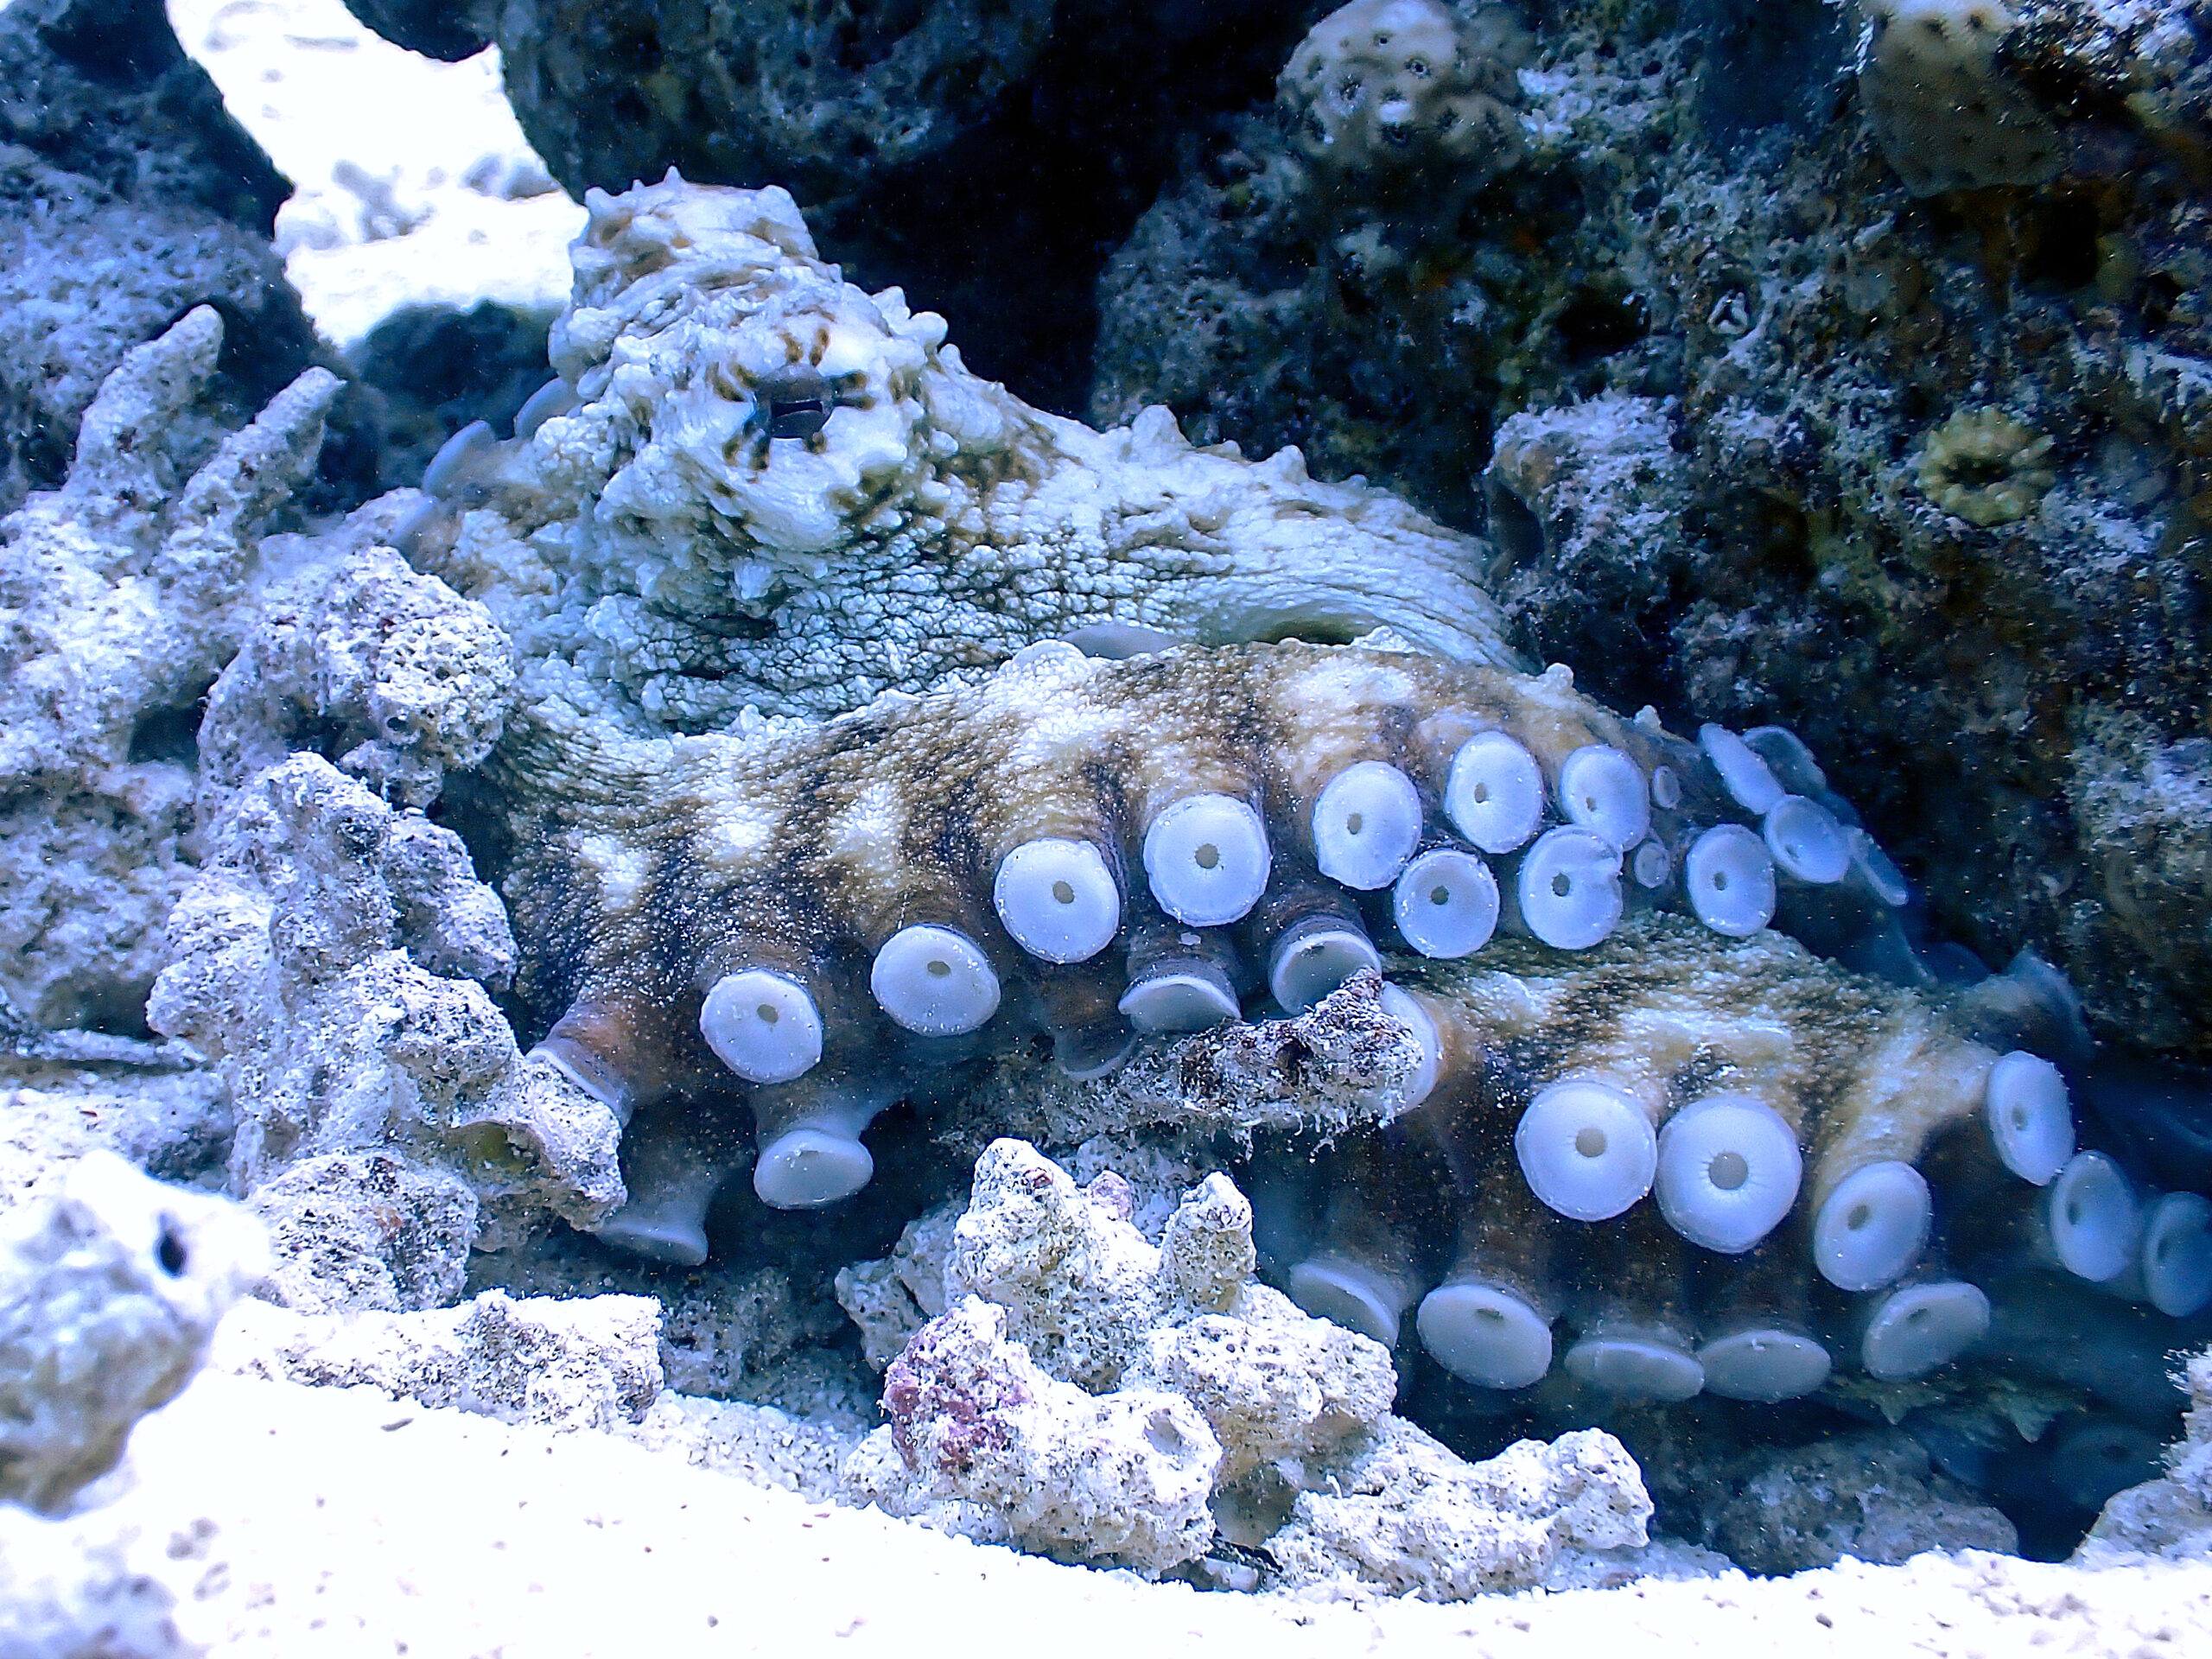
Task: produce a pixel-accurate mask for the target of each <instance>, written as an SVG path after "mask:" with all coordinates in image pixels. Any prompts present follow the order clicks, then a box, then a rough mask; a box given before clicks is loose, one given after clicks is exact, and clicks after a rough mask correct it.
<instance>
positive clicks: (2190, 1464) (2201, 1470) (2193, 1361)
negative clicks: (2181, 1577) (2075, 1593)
mask: <svg viewBox="0 0 2212 1659" xmlns="http://www.w3.org/2000/svg"><path fill="white" fill-rule="evenodd" d="M2185 1380H2186V1382H2187V1384H2188V1388H2189V1402H2190V1403H2189V1411H2188V1413H2187V1414H2186V1416H2185V1417H2184V1418H2183V1438H2182V1440H2181V1441H2180V1443H2179V1444H2177V1445H2176V1446H2173V1447H2172V1448H2171V1450H2170V1451H2169V1452H2168V1453H2167V1470H2166V1472H2165V1473H2164V1474H2163V1475H2161V1476H2160V1477H2159V1478H2158V1479H2156V1480H2151V1481H2145V1483H2144V1484H2141V1485H2140V1486H2131V1487H2129V1488H2128V1489H2127V1490H2126V1491H2123V1492H2120V1493H2118V1494H2116V1495H2114V1496H2113V1497H2112V1498H2111V1499H2110V1500H2108V1501H2107V1503H2106V1504H2105V1506H2104V1511H2103V1513H2102V1514H2101V1515H2100V1516H2098V1517H2097V1522H2096V1524H2095V1525H2094V1527H2092V1528H2090V1529H2089V1537H2088V1541H2087V1542H2086V1543H2085V1544H2083V1546H2082V1560H2086V1561H2088V1562H2090V1563H2091V1564H2094V1563H2096V1562H2097V1561H2099V1560H2109V1559H2110V1558H2111V1557H2112V1556H2113V1554H2116V1553H2118V1552H2123V1551H2131V1550H2134V1551H2141V1552H2142V1553H2144V1554H2150V1555H2163V1556H2165V1557H2167V1558H2168V1559H2170V1560H2212V1350H2207V1351H2201V1352H2198V1353H2196V1354H2192V1355H2191V1356H2190V1359H2189V1363H2188V1367H2187V1372H2186V1377H2185Z"/></svg>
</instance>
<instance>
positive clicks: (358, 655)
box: [200, 518, 515, 979]
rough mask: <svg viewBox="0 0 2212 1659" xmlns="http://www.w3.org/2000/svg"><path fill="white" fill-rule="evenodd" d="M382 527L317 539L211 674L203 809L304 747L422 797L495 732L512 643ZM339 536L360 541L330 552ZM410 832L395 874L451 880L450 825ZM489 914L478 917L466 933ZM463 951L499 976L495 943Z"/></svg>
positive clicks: (405, 878) (477, 969) (432, 793)
mask: <svg viewBox="0 0 2212 1659" xmlns="http://www.w3.org/2000/svg"><path fill="white" fill-rule="evenodd" d="M379 527H380V526H377V525H376V524H374V521H373V518H370V519H369V520H368V521H367V522H365V523H364V524H361V525H360V527H359V531H360V532H361V533H359V534H356V535H352V536H348V535H346V534H344V533H341V534H340V536H338V537H330V538H327V539H326V540H325V541H324V542H323V543H321V545H320V546H318V548H317V549H316V551H317V553H318V554H321V555H322V556H321V557H317V558H315V559H313V560H311V561H310V562H309V563H308V568H307V569H304V570H302V572H301V573H300V574H299V575H296V576H294V577H292V578H291V579H289V581H286V582H281V583H278V584H277V585H276V586H275V587H274V588H272V590H271V591H270V594H269V595H268V596H267V599H266V601H265V602H264V607H263V609H262V613H261V615H260V617H259V619H258V626H256V627H255V628H254V629H253V630H252V632H251V633H250V634H249V635H248V636H247V637H246V639H245V641H244V644H243V648H242V649H241V650H240V651H239V652H238V655H237V656H236V657H235V658H232V661H231V662H230V663H229V664H227V665H226V667H225V669H224V671H223V672H222V675H221V676H220V677H219V678H218V679H217V680H216V682H215V684H214V686H213V690H211V691H210V692H209V694H208V698H207V715H206V717H205V719H204V721H202V724H201V727H200V790H201V792H202V798H203V799H204V800H205V801H206V802H207V804H208V805H209V808H210V810H212V809H213V806H214V805H215V804H218V803H219V802H220V801H221V800H222V799H223V798H225V797H226V796H227V795H228V794H229V793H230V792H231V791H232V790H235V789H236V788H237V787H238V785H241V784H243V783H244V782H245V780H246V779H248V778H250V777H251V776H252V774H253V773H254V772H258V771H259V770H261V769H262V768H263V767H264V766H274V765H276V764H277V762H279V761H281V760H283V759H284V757H285V756H286V755H287V754H289V753H291V752H292V751H293V750H295V749H301V748H308V747H321V748H324V749H327V750H328V751H332V752H334V753H333V758H334V759H335V760H337V761H338V764H339V765H340V766H341V767H342V768H343V769H344V770H345V771H346V772H349V773H351V774H352V775H353V776H355V777H358V778H359V779H362V780H363V781H364V782H365V783H366V784H367V785H369V786H370V787H371V788H372V789H373V790H375V791H377V793H378V794H379V795H381V796H383V797H384V798H385V799H386V800H389V801H391V802H393V803H395V804H399V805H404V806H416V807H427V806H429V804H431V803H432V802H434V801H435V799H436V798H437V797H438V792H439V790H440V788H441V786H442V784H443V781H444V778H445V774H446V772H448V770H452V771H461V770H466V769H467V768H469V767H472V766H477V765H479V764H480V762H481V761H482V760H483V759H484V757H485V756H486V754H488V753H491V749H492V746H493V744H494V743H495V742H497V741H499V733H500V730H501V728H502V726H503V724H504V722H505V718H506V715H507V713H508V710H509V709H510V706H511V704H512V695H513V689H514V681H515V667H514V653H513V649H512V645H510V643H509V641H508V639H507V638H506V636H505V634H504V633H502V632H500V631H499V629H498V628H497V627H496V626H493V622H492V620H491V616H490V613H488V612H486V609H485V608H484V607H483V606H481V605H480V604H477V603H476V602H474V601H471V600H465V599H463V598H461V596H460V595H459V594H456V593H454V591H453V590H452V589H451V588H448V587H447V586H446V584H445V583H444V582H441V581H439V580H438V579H437V578H436V577H435V576H426V575H417V574H416V572H415V571H413V570H410V569H409V568H408V567H407V565H406V563H405V562H404V561H403V560H402V559H401V558H400V557H399V556H398V555H397V554H396V553H394V552H392V551H391V550H390V549H389V548H386V547H384V546H382V545H379V544H378V543H376V542H374V541H372V540H369V539H368V537H369V536H370V535H372V534H373V532H374V530H375V529H377V528H379ZM348 541H353V542H356V543H360V542H365V543H366V544H365V545H356V546H354V547H351V548H346V550H345V552H344V553H343V554H342V555H340V556H332V555H334V554H335V553H337V550H338V549H339V548H340V547H343V546H344V544H345V543H346V542H348ZM409 839H410V841H411V842H412V843H413V844H414V848H415V849H416V855H415V856H414V857H413V858H412V859H410V858H408V857H407V856H406V855H405V854H404V852H395V855H394V857H393V860H392V864H393V868H394V874H395V875H396V876H397V879H399V880H401V881H402V882H403V883H404V884H406V885H408V886H410V887H421V886H423V885H424V884H425V883H430V884H434V885H435V886H438V887H446V886H449V885H451V883H452V881H453V880H454V879H455V878H454V876H453V875H452V874H450V870H449V867H450V865H451V858H452V855H451V854H448V853H447V852H446V851H445V850H444V849H445V847H446V845H447V843H448V842H450V841H451V837H450V836H447V837H445V838H444V839H443V840H441V839H440V838H439V837H438V836H435V835H429V834H425V833H423V830H422V829H416V830H411V831H410V832H409ZM454 851H456V852H457V851H458V849H457V847H456V848H455V849H454ZM410 866H411V867H414V868H412V869H411V870H410V868H409V867H410ZM404 902H405V901H404ZM413 902H416V903H418V904H419V901H413ZM492 926H493V924H492V920H491V918H489V917H486V918H481V919H480V920H478V921H476V923H475V924H474V930H473V931H476V932H478V933H483V932H485V931H487V930H490V929H491V928H492ZM445 954H446V955H448V956H451V955H452V954H453V950H452V947H451V945H450V944H448V947H447V949H446V950H445ZM463 954H465V955H466V954H473V955H474V957H475V958H476V964H475V965H474V966H471V967H467V968H464V969H461V971H463V972H467V973H469V974H471V975H473V976H477V977H481V978H490V979H497V978H499V977H502V976H504V972H505V969H504V968H502V967H501V966H500V965H499V963H498V962H497V961H496V957H497V954H498V952H497V950H496V947H493V946H487V945H481V944H480V945H479V946H477V947H476V948H475V950H474V952H473V953H469V952H464V953H463Z"/></svg>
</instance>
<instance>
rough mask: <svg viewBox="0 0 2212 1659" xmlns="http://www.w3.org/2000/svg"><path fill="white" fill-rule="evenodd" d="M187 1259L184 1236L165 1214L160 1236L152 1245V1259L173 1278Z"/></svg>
mask: <svg viewBox="0 0 2212 1659" xmlns="http://www.w3.org/2000/svg"><path fill="white" fill-rule="evenodd" d="M189 1259H190V1257H189V1255H188V1253H187V1252H186V1249H185V1247H184V1238H183V1236H182V1235H181V1233H179V1231H178V1230H177V1225H176V1223H175V1222H174V1221H172V1220H170V1219H169V1218H168V1217H167V1216H163V1217H162V1234H161V1237H160V1239H159V1240H158V1241H157V1242H156V1243H155V1246H154V1260H155V1261H156V1262H158V1263H160V1265H161V1269H162V1272H163V1273H165V1274H168V1276H169V1277H170V1278H172V1279H175V1278H177V1277H178V1276H180V1275H181V1274H182V1273H183V1272H184V1269H185V1265H186V1263H187V1262H188V1261H189Z"/></svg>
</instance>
